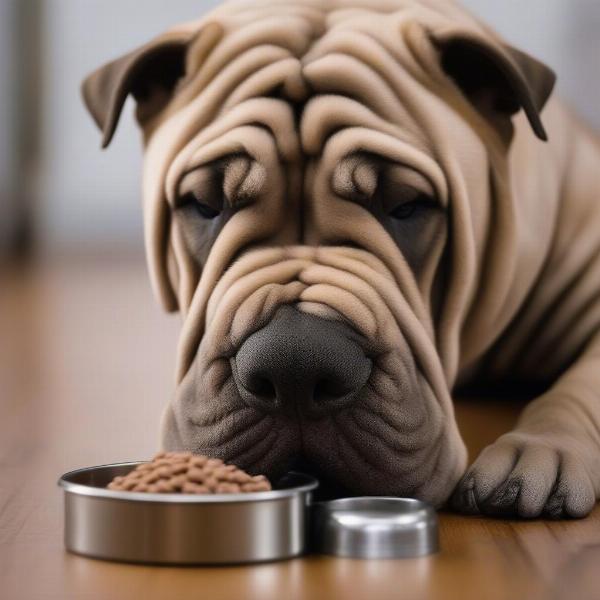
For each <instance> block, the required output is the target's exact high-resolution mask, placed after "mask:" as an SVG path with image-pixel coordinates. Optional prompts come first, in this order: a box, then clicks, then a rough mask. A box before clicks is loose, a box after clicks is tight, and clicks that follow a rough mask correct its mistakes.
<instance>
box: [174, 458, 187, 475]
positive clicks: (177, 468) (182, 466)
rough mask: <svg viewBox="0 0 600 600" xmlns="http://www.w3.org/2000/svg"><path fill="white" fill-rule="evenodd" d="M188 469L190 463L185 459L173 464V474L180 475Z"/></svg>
mask: <svg viewBox="0 0 600 600" xmlns="http://www.w3.org/2000/svg"><path fill="white" fill-rule="evenodd" d="M187 470H188V463H187V462H184V461H178V462H175V463H173V465H171V474H172V475H180V474H181V473H185V472H186V471H187Z"/></svg>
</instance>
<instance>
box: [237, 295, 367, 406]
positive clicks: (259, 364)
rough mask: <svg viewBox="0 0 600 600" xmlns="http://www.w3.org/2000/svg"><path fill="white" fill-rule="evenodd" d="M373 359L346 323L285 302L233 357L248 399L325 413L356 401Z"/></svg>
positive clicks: (253, 402) (239, 383)
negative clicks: (322, 316) (307, 311)
mask: <svg viewBox="0 0 600 600" xmlns="http://www.w3.org/2000/svg"><path fill="white" fill-rule="evenodd" d="M370 373H371V360H370V359H369V358H368V357H367V356H366V355H365V353H364V351H363V349H362V347H361V346H360V344H359V343H358V341H357V334H356V333H355V332H354V331H353V330H352V329H351V328H350V327H348V326H347V325H346V324H344V323H341V322H337V321H330V320H327V319H323V318H321V317H316V316H314V315H310V314H306V313H303V312H300V311H299V310H297V309H295V308H294V307H293V306H289V305H285V306H282V307H281V308H279V309H278V310H277V312H276V313H275V315H274V317H273V319H271V321H270V322H269V324H268V325H266V326H265V327H263V328H262V329H259V330H258V331H256V332H255V333H253V334H252V335H251V336H249V337H248V338H247V339H246V340H245V341H244V343H243V344H242V345H241V346H240V348H239V350H238V352H237V354H236V356H235V360H234V361H233V375H234V379H235V382H236V384H237V387H238V389H239V391H240V394H241V396H242V398H243V399H244V401H245V402H246V403H247V404H248V405H250V406H252V407H255V408H258V409H260V410H262V411H267V412H275V411H280V412H284V413H287V414H290V415H293V414H294V413H295V412H298V413H300V414H304V415H306V416H310V417H319V416H324V415H326V414H330V413H332V412H335V411H337V410H340V409H342V408H344V407H345V406H347V405H348V404H350V403H351V402H352V401H353V400H354V399H355V397H356V396H357V393H358V392H359V391H360V390H361V388H362V387H363V386H364V385H365V383H366V381H367V379H368V378H369V375H370Z"/></svg>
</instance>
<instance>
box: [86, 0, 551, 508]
mask: <svg viewBox="0 0 600 600" xmlns="http://www.w3.org/2000/svg"><path fill="white" fill-rule="evenodd" d="M553 81H554V79H553V76H552V74H551V72H549V71H548V70H547V69H546V68H545V67H543V66H542V65H540V64H539V63H538V62H537V61H534V60H533V59H531V58H529V57H527V56H526V55H524V54H522V53H520V52H518V51H516V50H514V49H512V48H510V47H508V46H506V45H505V44H503V43H502V42H501V41H500V40H499V39H498V38H497V37H496V36H495V35H494V34H493V33H491V32H490V31H488V30H487V29H486V28H485V27H484V26H482V25H481V24H479V23H478V22H477V21H476V20H474V19H473V18H472V17H470V16H469V15H467V14H466V13H465V12H464V11H463V10H462V9H460V8H458V7H456V6H455V5H453V4H452V3H449V2H438V1H436V0H430V1H422V2H416V1H414V0H394V1H392V0H389V1H386V0H380V1H379V2H371V1H367V0H347V1H343V0H338V1H335V2H334V1H333V0H332V1H331V2H321V1H319V2H317V1H316V0H314V1H312V0H303V1H302V2H298V1H296V0H295V1H294V2H291V1H286V0H260V1H256V2H247V1H241V2H233V3H227V4H225V5H223V6H221V7H220V8H218V9H217V10H216V11H214V12H213V13H211V14H210V15H208V16H206V17H205V18H203V19H202V20H201V21H199V22H196V23H190V24H187V25H185V26H181V27H178V28H175V29H173V30H171V31H169V32H168V33H166V34H164V35H162V36H160V37H159V38H157V39H156V40H153V41H152V42H150V43H149V44H147V45H146V46H144V47H142V48H140V49H138V50H136V51H134V52H132V53H130V54H128V55H127V56H125V57H123V58H120V59H118V60H116V61H114V62H112V63H110V64H109V65H107V66H105V67H103V68H101V69H99V70H98V71H96V72H95V73H93V74H92V75H91V76H90V77H89V78H88V79H87V80H86V82H85V83H84V87H83V92H84V98H85V100H86V103H87V105H88V107H89V109H90V111H91V113H92V115H93V116H94V118H95V120H96V122H97V124H98V125H99V127H100V128H101V129H102V131H103V133H104V145H106V144H108V143H109V141H110V139H111V137H112V135H113V133H114V130H115V127H116V124H117V121H118V118H119V114H120V112H121V109H122V106H123V103H124V101H125V99H126V98H127V96H128V95H130V94H131V95H133V96H134V97H135V99H136V101H137V105H138V108H137V117H138V120H139V122H140V124H141V127H142V130H143V132H144V139H145V149H146V158H145V168H144V177H143V181H144V190H143V193H144V214H145V233H146V243H147V255H148V260H149V268H150V274H151V278H152V282H153V285H154V289H155V290H156V293H157V295H158V296H159V298H160V299H161V301H162V302H163V304H164V305H165V307H166V308H167V309H169V310H177V309H178V310H179V311H180V312H181V313H182V316H183V329H182V335H181V341H180V346H179V351H178V371H177V382H178V386H177V390H176V392H175V394H174V397H173V399H172V401H171V402H170V403H169V405H168V407H167V409H166V412H165V415H164V420H163V441H164V445H165V447H167V448H169V449H182V448H185V449H189V450H193V451H197V452H203V453H207V454H211V455H216V456H219V457H222V458H224V459H226V460H229V461H232V462H235V463H237V464H239V465H240V466H241V467H243V468H246V469H249V470H250V471H257V472H266V473H268V474H270V475H272V476H276V475H277V474H278V473H281V472H283V471H284V470H286V469H288V468H290V467H292V466H293V465H294V464H296V461H297V460H298V459H299V458H301V459H302V460H304V461H307V462H308V463H310V464H312V465H314V466H316V468H317V469H318V471H319V473H320V474H321V476H323V477H327V478H330V479H331V480H333V481H335V482H337V483H339V484H340V485H342V486H344V487H345V488H347V489H348V490H350V491H352V492H359V493H367V494H400V495H412V496H416V497H419V498H423V499H426V500H429V501H431V502H433V503H436V504H439V503H441V502H443V501H444V500H445V498H446V497H447V496H448V494H449V493H450V492H451V490H452V488H453V486H454V485H455V483H456V481H457V480H458V478H459V477H460V476H461V474H462V472H463V470H464V467H465V461H466V452H465V448H464V444H463V442H462V440H461V438H460V435H459V432H458V430H457V426H456V423H455V420H454V415H453V408H452V403H451V397H450V390H451V388H452V385H453V383H454V381H455V379H456V376H457V373H458V372H459V370H460V369H461V366H462V364H463V361H465V360H467V359H466V358H465V353H464V351H463V348H464V347H465V343H466V342H465V339H466V338H469V337H473V339H475V337H476V336H473V330H472V329H471V328H472V327H476V326H477V319H476V318H474V317H473V307H474V305H475V304H476V305H477V307H478V311H479V313H478V314H481V313H485V314H486V315H487V317H488V318H492V320H493V314H490V311H491V312H492V313H493V312H494V311H495V310H496V309H497V304H498V303H497V300H498V299H497V298H496V297H495V296H494V290H493V289H489V290H486V291H485V292H484V293H479V294H478V293H477V288H478V286H479V283H478V282H479V281H480V279H481V277H482V275H481V265H482V260H481V259H482V256H484V255H486V256H487V253H489V246H488V245H487V244H486V240H488V239H489V237H490V235H493V234H490V230H491V228H492V223H493V222H494V219H496V220H497V219H502V216H503V215H505V211H508V210H509V208H502V206H501V203H502V202H504V201H505V203H506V206H507V207H509V206H510V201H509V200H510V198H509V196H510V192H509V190H508V189H506V188H507V185H506V175H507V169H508V167H507V164H506V156H507V150H508V147H509V145H510V143H511V138H512V137H513V135H514V130H515V128H517V127H518V126H519V125H521V128H523V127H524V126H525V124H524V123H522V124H521V121H523V118H524V117H527V119H528V120H529V122H530V125H531V127H532V128H533V131H534V132H535V134H537V135H538V137H540V138H544V137H545V133H544V129H543V126H542V124H541V121H540V117H539V112H540V110H541V108H542V107H543V105H544V103H545V101H546V99H547V97H548V95H549V94H550V91H551V89H552V84H553ZM519 112H522V114H519V115H518V114H517V113H519ZM513 117H514V118H513ZM528 135H531V131H529V133H528ZM499 198H500V200H499ZM502 198H504V200H502ZM500 250H501V248H500ZM492 262H493V261H492ZM496 263H498V264H491V265H489V268H490V269H501V268H502V267H501V266H500V265H499V262H498V261H496ZM482 343H485V341H483V342H482ZM466 345H467V346H468V347H469V348H472V347H473V341H472V340H471V341H470V342H469V343H468V344H466Z"/></svg>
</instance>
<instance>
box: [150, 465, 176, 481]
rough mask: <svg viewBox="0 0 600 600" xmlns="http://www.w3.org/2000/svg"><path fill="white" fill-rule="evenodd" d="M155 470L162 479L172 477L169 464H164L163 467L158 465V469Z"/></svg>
mask: <svg viewBox="0 0 600 600" xmlns="http://www.w3.org/2000/svg"><path fill="white" fill-rule="evenodd" d="M154 472H155V473H156V475H158V477H160V478H161V479H167V477H171V475H172V474H173V473H172V471H171V467H170V465H169V466H167V465H165V466H162V467H158V469H156V471H154Z"/></svg>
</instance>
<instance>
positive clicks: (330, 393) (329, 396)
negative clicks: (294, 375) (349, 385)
mask: <svg viewBox="0 0 600 600" xmlns="http://www.w3.org/2000/svg"><path fill="white" fill-rule="evenodd" d="M344 388H345V386H344V385H343V383H342V382H341V381H336V380H334V379H321V380H319V381H317V382H316V384H315V389H314V392H313V398H314V401H315V402H317V403H324V402H328V401H330V400H336V399H338V398H342V397H343V396H345V395H346V394H347V393H348V391H349V390H347V389H344Z"/></svg>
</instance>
